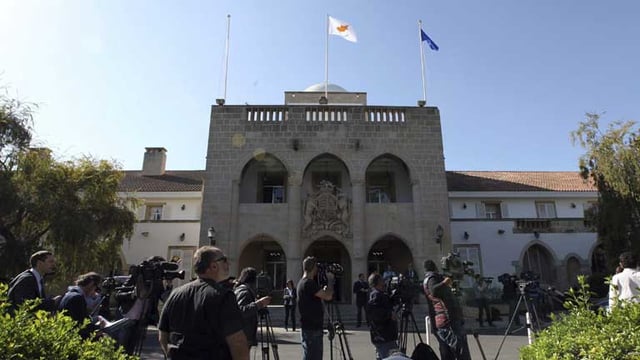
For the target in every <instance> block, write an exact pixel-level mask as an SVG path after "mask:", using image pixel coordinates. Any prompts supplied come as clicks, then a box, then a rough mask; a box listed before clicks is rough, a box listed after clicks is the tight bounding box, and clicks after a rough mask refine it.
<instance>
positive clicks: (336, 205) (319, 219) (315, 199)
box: [302, 180, 351, 237]
mask: <svg viewBox="0 0 640 360" xmlns="http://www.w3.org/2000/svg"><path fill="white" fill-rule="evenodd" d="M350 218H351V200H350V199H347V198H346V196H345V195H344V194H343V193H342V191H341V190H340V189H339V188H337V187H336V186H335V185H333V184H332V183H331V182H330V181H327V180H322V181H320V186H319V189H318V191H316V192H315V193H313V194H310V195H309V196H307V200H306V201H305V204H304V226H303V228H302V232H303V234H304V235H305V236H306V237H309V236H313V235H314V234H316V233H318V232H319V231H323V230H324V231H332V232H335V233H337V234H339V235H342V236H344V237H350V236H351V229H350V226H349V219H350Z"/></svg>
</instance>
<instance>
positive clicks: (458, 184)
mask: <svg viewBox="0 0 640 360" xmlns="http://www.w3.org/2000/svg"><path fill="white" fill-rule="evenodd" d="M447 187H448V189H449V191H594V192H596V191H598V189H597V188H596V187H595V186H594V185H593V182H592V181H591V180H589V181H586V180H584V179H583V178H582V177H581V176H580V173H579V172H577V171H447Z"/></svg>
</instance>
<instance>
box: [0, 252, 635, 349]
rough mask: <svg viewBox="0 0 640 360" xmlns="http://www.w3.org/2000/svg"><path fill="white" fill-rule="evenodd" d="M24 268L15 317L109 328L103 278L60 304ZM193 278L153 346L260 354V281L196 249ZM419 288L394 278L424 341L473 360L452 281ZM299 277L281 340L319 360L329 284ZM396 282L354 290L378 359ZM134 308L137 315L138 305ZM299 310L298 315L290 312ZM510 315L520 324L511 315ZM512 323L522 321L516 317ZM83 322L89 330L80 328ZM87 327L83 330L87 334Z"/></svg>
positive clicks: (627, 268) (510, 284)
mask: <svg viewBox="0 0 640 360" xmlns="http://www.w3.org/2000/svg"><path fill="white" fill-rule="evenodd" d="M30 265H31V267H30V268H29V269H28V270H26V271H24V272H22V273H20V274H18V275H17V276H15V277H14V278H13V280H11V282H10V284H9V285H10V287H9V292H8V300H9V303H10V308H9V311H10V313H13V312H15V311H16V309H17V308H18V307H19V306H20V305H21V304H22V303H24V302H25V301H27V300H31V299H40V302H39V305H38V309H40V310H45V311H49V312H54V311H64V312H65V313H66V314H67V315H68V316H70V317H71V318H72V319H74V320H75V321H76V322H77V323H78V331H79V332H80V335H81V336H82V337H83V338H87V337H89V336H92V334H96V333H99V332H100V329H102V328H104V327H105V326H106V325H107V324H108V321H106V320H104V319H103V318H101V317H94V315H95V314H96V311H95V309H96V308H97V306H98V305H99V303H100V295H99V291H100V286H101V284H102V282H103V278H102V276H101V275H100V274H98V273H95V272H89V273H86V274H82V275H80V276H79V277H78V279H77V281H76V282H75V284H74V285H72V286H70V287H69V288H68V290H67V292H66V293H65V294H64V295H63V296H60V295H59V296H49V295H47V291H46V289H45V282H44V279H45V277H46V276H49V275H51V274H53V273H54V272H55V267H56V263H55V257H54V255H53V253H51V252H49V251H38V252H36V253H34V254H33V255H32V256H31V258H30ZM193 266H194V270H195V273H196V275H197V278H196V279H195V280H192V281H190V282H188V283H186V284H184V285H182V286H180V287H177V288H176V289H173V291H171V293H170V294H169V295H168V297H167V298H166V300H165V301H164V305H163V308H162V312H161V314H160V316H159V320H158V330H159V342H160V346H161V347H162V350H163V351H164V352H165V354H166V355H167V356H168V357H169V358H170V359H173V360H179V359H248V358H249V354H250V352H251V347H252V346H256V345H257V330H258V326H257V325H258V316H259V314H260V312H261V311H262V310H263V309H266V308H267V307H268V306H269V305H270V303H271V301H272V298H271V296H269V295H266V296H260V295H259V294H258V293H257V291H256V283H257V276H258V273H257V271H256V269H255V268H252V267H248V268H245V269H242V271H241V273H240V276H239V277H238V278H237V279H235V280H234V281H233V282H231V281H230V279H232V278H230V273H229V269H230V264H229V259H228V258H227V256H226V255H225V254H224V252H223V251H222V250H221V249H219V248H217V247H213V246H203V247H201V248H199V249H198V250H197V251H196V252H195V254H194V259H193ZM423 266H424V271H425V275H424V278H423V280H422V281H421V280H420V279H419V277H418V275H417V273H416V272H415V270H413V268H412V267H411V266H409V267H408V269H407V271H406V272H405V273H404V274H402V275H401V276H403V277H406V278H408V279H410V281H411V283H416V284H419V283H420V282H421V283H422V284H421V287H422V292H423V294H424V297H425V299H426V303H427V308H428V315H429V317H430V320H431V321H430V324H431V329H430V330H431V331H432V333H433V334H434V335H435V337H436V339H437V341H438V349H439V352H440V358H441V359H443V360H449V359H455V360H460V359H462V360H467V359H470V354H469V346H468V343H467V332H466V330H465V325H464V316H463V311H462V305H461V303H460V297H459V296H457V295H456V294H454V292H453V291H452V283H453V280H452V278H451V277H448V276H446V275H443V274H441V273H440V272H439V271H438V268H437V266H436V263H435V262H434V261H432V260H426V261H425V262H424V264H423ZM637 266H638V261H637V258H636V257H635V256H634V254H632V253H630V252H625V253H623V254H621V255H620V257H619V267H618V269H617V271H616V274H615V275H614V276H613V278H612V279H611V283H610V292H609V307H610V308H613V307H616V306H620V304H624V303H625V302H628V301H638V299H639V295H640V271H638V269H637ZM302 270H303V275H302V278H301V279H300V280H299V281H298V283H297V285H295V284H294V282H293V280H288V281H287V282H286V285H285V287H284V289H283V305H284V310H285V321H284V325H285V330H288V329H289V327H290V328H291V330H292V331H296V325H297V323H296V317H297V316H296V315H299V329H300V341H301V345H302V346H301V351H302V359H305V360H311V359H314V360H315V359H322V358H323V333H324V332H323V322H324V319H325V307H324V305H323V302H330V301H332V300H333V298H334V291H333V288H332V286H331V284H328V285H324V286H322V285H320V284H319V282H318V280H317V278H318V271H319V265H318V261H317V259H316V258H314V257H311V256H309V257H306V258H305V259H304V260H303V262H302ZM506 275H508V274H505V276H503V277H501V278H500V279H499V280H500V282H502V283H503V300H504V301H505V302H506V303H508V304H509V318H511V317H512V316H513V314H514V313H516V312H517V311H518V309H516V308H515V304H516V299H517V297H518V293H517V285H516V282H515V281H514V279H515V276H506ZM396 276H398V274H396V273H395V272H394V271H393V270H392V269H391V267H388V268H387V269H386V270H385V271H384V272H383V273H382V274H380V273H378V272H375V271H374V272H372V273H371V274H370V275H369V276H368V278H367V279H365V275H364V274H363V273H361V274H358V279H357V280H356V281H355V282H354V284H353V293H354V294H355V305H356V326H357V327H361V326H362V324H363V323H365V324H366V325H367V327H368V328H369V332H370V337H371V343H372V344H373V346H374V348H375V352H376V357H377V359H385V358H394V359H399V358H403V357H402V356H405V355H403V354H400V353H398V322H397V320H398V319H397V316H396V309H395V306H396V305H397V304H396V303H395V301H394V299H393V295H392V293H391V292H390V291H388V289H387V286H388V285H389V284H390V283H391V282H392V281H393V280H392V279H394V278H395V277H396ZM488 287H489V282H488V280H487V279H485V278H481V277H479V276H476V277H475V283H474V286H473V294H474V299H475V302H476V304H477V306H478V321H479V322H480V325H481V326H482V325H483V321H484V320H486V321H487V323H488V324H489V326H492V325H493V323H492V320H493V319H492V315H491V311H490V309H489V306H488V303H489V298H488V292H487V291H488ZM132 307H134V308H135V305H133V306H132ZM296 310H297V311H296ZM516 315H517V314H516ZM513 318H514V319H515V320H516V322H518V323H519V321H520V319H519V316H514V317H513ZM87 319H89V320H90V321H88V322H86V320H87ZM87 323H88V324H89V325H86V324H87Z"/></svg>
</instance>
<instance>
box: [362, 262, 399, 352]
mask: <svg viewBox="0 0 640 360" xmlns="http://www.w3.org/2000/svg"><path fill="white" fill-rule="evenodd" d="M369 285H370V286H371V293H370V294H369V302H368V303H367V312H368V318H369V331H370V334H371V343H372V344H373V346H374V347H375V348H376V358H377V359H378V360H380V359H384V358H386V357H387V356H389V352H390V351H391V350H393V349H397V348H398V343H397V342H396V340H397V339H398V323H397V322H396V318H395V314H394V312H393V302H392V301H391V298H390V297H389V295H387V294H386V293H385V292H384V287H385V284H384V280H383V278H382V276H380V275H379V274H371V275H370V276H369Z"/></svg>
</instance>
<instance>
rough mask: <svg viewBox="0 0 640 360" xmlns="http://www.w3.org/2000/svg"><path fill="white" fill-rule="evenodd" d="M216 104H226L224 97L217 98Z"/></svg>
mask: <svg viewBox="0 0 640 360" xmlns="http://www.w3.org/2000/svg"><path fill="white" fill-rule="evenodd" d="M216 104H217V105H218V106H222V105H224V99H216Z"/></svg>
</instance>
